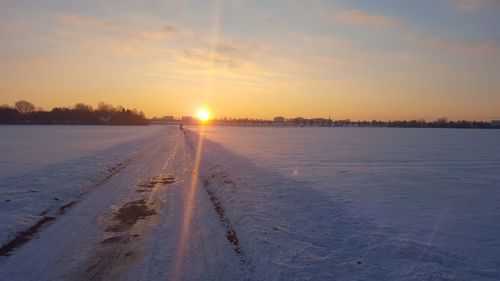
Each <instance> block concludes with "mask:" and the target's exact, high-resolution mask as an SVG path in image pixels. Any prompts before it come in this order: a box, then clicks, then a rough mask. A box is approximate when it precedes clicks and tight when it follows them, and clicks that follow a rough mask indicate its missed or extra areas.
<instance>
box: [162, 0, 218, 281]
mask: <svg viewBox="0 0 500 281" xmlns="http://www.w3.org/2000/svg"><path fill="white" fill-rule="evenodd" d="M220 11H221V0H215V6H214V16H213V22H212V32H211V38H210V53H209V69H208V74H207V81H206V86H205V93H204V102H205V104H208V103H209V100H210V96H211V94H212V87H213V85H212V84H213V76H214V62H215V59H216V56H217V45H218V41H219V20H220ZM204 130H205V125H203V124H201V127H200V130H199V135H198V143H197V145H196V151H195V159H194V165H193V171H192V174H191V183H190V186H189V190H188V191H187V195H186V197H185V201H184V212H183V216H184V217H183V220H182V226H181V231H180V236H179V237H180V238H179V245H178V248H177V252H176V257H175V262H174V267H173V272H172V280H174V281H178V280H181V277H182V268H183V264H184V259H186V251H187V246H188V245H187V243H188V241H189V235H190V227H191V218H192V216H193V209H194V207H195V206H194V201H195V196H196V189H197V187H198V177H199V169H200V161H201V156H202V151H203V139H204Z"/></svg>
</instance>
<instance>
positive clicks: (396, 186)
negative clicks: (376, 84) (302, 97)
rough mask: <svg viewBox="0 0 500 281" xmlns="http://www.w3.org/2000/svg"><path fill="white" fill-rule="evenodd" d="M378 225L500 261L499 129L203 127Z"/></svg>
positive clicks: (240, 151)
mask: <svg viewBox="0 0 500 281" xmlns="http://www.w3.org/2000/svg"><path fill="white" fill-rule="evenodd" d="M206 136H207V137H208V138H209V139H211V140H213V141H215V142H219V143H221V144H223V145H224V146H225V147H226V148H227V149H229V150H231V151H233V152H235V153H237V154H239V155H242V156H244V157H247V158H249V159H252V161H253V162H254V163H256V164H257V165H258V166H262V167H266V168H269V169H273V170H275V171H279V172H280V173H281V174H282V175H283V176H286V177H289V178H296V179H298V180H301V181H306V182H308V183H310V184H308V186H313V187H314V188H315V189H317V190H319V191H320V192H322V193H324V194H325V196H332V197H336V198H337V199H339V198H340V199H341V200H345V201H346V202H347V203H348V204H350V206H352V208H351V210H350V211H352V212H353V215H357V216H359V215H361V216H364V217H369V218H371V219H372V220H373V222H374V223H375V224H376V225H377V226H378V229H379V231H380V232H382V233H384V234H388V235H391V236H394V237H397V238H400V239H408V240H414V241H417V242H419V243H423V244H427V245H432V246H436V247H438V248H442V249H444V250H447V251H450V252H456V253H458V254H460V255H464V256H467V257H469V258H472V259H476V260H481V261H487V262H493V263H496V264H498V265H499V266H500V226H499V225H498V222H499V221H500V211H499V210H498V207H499V202H500V130H450V129H389V128H241V127H208V128H207V130H206Z"/></svg>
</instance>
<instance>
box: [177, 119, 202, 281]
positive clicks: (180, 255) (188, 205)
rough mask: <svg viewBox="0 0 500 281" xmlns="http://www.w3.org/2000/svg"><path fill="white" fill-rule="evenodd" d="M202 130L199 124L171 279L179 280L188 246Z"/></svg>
mask: <svg viewBox="0 0 500 281" xmlns="http://www.w3.org/2000/svg"><path fill="white" fill-rule="evenodd" d="M204 130H205V126H204V125H201V127H200V131H199V135H198V143H197V145H196V151H195V153H196V154H195V159H194V165H193V171H192V174H191V183H190V185H189V189H188V190H187V195H186V197H185V201H184V211H183V219H182V226H181V231H180V236H179V244H178V246H177V251H176V255H175V262H174V267H173V271H172V279H171V280H173V281H178V280H181V277H182V267H183V264H184V259H185V258H186V250H187V246H188V245H187V242H188V240H189V234H190V227H191V218H192V216H193V209H194V201H195V196H196V189H197V187H198V177H199V169H200V161H201V155H202V151H203V139H204Z"/></svg>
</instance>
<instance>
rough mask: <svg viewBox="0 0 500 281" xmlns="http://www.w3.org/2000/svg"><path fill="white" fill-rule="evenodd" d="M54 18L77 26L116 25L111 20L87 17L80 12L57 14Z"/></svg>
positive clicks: (113, 26)
mask: <svg viewBox="0 0 500 281" xmlns="http://www.w3.org/2000/svg"><path fill="white" fill-rule="evenodd" d="M55 18H56V19H57V20H58V21H60V22H63V23H67V24H71V25H75V26H78V27H97V28H115V27H117V25H116V24H114V23H113V22H111V21H107V20H102V19H97V18H93V17H88V16H85V15H80V14H57V15H56V16H55Z"/></svg>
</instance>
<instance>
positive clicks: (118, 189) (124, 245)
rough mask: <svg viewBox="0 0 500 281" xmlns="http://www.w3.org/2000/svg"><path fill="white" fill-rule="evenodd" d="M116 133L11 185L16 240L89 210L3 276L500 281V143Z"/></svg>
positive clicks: (338, 132) (14, 256)
mask: <svg viewBox="0 0 500 281" xmlns="http://www.w3.org/2000/svg"><path fill="white" fill-rule="evenodd" d="M24 128H34V127H24ZM51 128H52V127H48V128H47V130H50V129H51ZM2 129H3V128H2ZM54 129H55V130H58V129H60V128H59V127H54ZM79 129H80V127H71V128H68V130H71V135H73V136H74V135H75V134H79V133H78V132H79V131H78V130H79ZM81 129H83V130H88V129H90V130H94V128H85V127H81ZM97 129H99V128H97ZM113 129H114V127H110V128H108V130H109V131H106V132H100V133H97V132H96V131H93V132H92V133H90V135H88V134H87V133H82V135H81V137H82V138H83V136H84V135H85V136H86V137H87V139H88V141H89V142H95V141H97V142H99V143H100V144H99V145H101V144H104V145H103V146H99V147H98V148H96V147H95V146H93V145H85V143H86V142H85V141H84V142H82V143H80V145H78V146H76V147H72V146H71V143H72V142H74V141H78V140H79V139H81V138H78V137H71V136H68V138H64V135H65V134H64V133H62V132H61V133H60V135H59V136H60V138H58V139H57V140H55V139H53V140H52V141H50V140H49V139H50V138H47V139H48V140H49V141H46V142H45V143H46V145H45V147H52V148H51V149H47V150H46V151H47V153H49V154H50V155H47V157H41V156H40V157H41V158H42V159H38V157H37V159H34V161H33V163H36V166H37V168H36V169H26V170H21V171H17V170H16V169H13V170H16V171H15V173H14V175H12V174H10V175H11V176H6V177H2V178H0V183H1V185H0V187H1V188H0V196H1V198H2V201H0V208H1V209H0V216H1V220H2V225H1V226H0V227H1V229H2V232H1V233H3V234H4V235H7V236H8V235H11V234H12V233H14V232H15V231H16V230H19V229H22V228H25V227H26V226H29V225H32V224H33V222H36V221H37V220H38V219H40V217H41V215H40V213H41V212H43V211H45V210H47V209H48V210H49V212H48V215H54V213H57V210H58V209H59V207H60V206H61V205H63V204H66V203H67V202H72V201H73V200H76V202H77V203H76V204H74V205H72V206H71V207H70V208H68V209H67V211H66V212H64V214H60V215H57V214H56V215H54V217H55V218H56V219H55V220H54V221H52V222H50V223H48V224H47V225H45V226H44V227H42V228H41V229H40V232H39V233H38V234H37V235H35V236H33V237H31V238H30V240H29V241H27V242H26V243H25V244H24V245H22V246H19V247H18V248H16V249H14V250H13V251H12V253H11V254H10V255H9V256H3V257H0V276H1V278H0V279H2V278H3V279H5V280H10V281H16V280H22V281H31V280H41V281H44V280H208V281H212V280H214V281H215V280H485V281H490V280H500V272H499V269H500V262H499V260H498V256H500V255H499V253H500V251H499V247H500V241H499V239H500V232H499V228H500V227H498V226H497V222H498V219H499V217H498V216H499V214H498V213H499V212H498V211H497V210H496V206H497V204H496V203H497V202H498V199H500V198H499V189H498V188H499V182H500V181H499V179H500V178H499V177H500V175H499V173H498V169H499V167H500V159H499V157H500V153H498V152H499V145H500V142H499V140H500V135H499V133H497V131H482V130H424V129H417V130H412V129H403V130H401V129H363V128H356V129H354V128H323V129H322V128H235V127H231V128H225V127H207V128H206V131H205V132H204V136H206V137H208V139H205V140H204V142H203V143H202V146H201V147H202V148H203V150H202V153H201V154H198V153H197V147H199V146H198V144H199V136H198V133H200V131H199V128H196V127H191V128H189V129H185V130H184V131H181V130H179V129H178V127H174V126H172V127H169V126H157V127H154V126H152V127H136V128H121V127H116V129H117V130H118V131H113ZM16 130H19V129H16ZM121 130H124V131H121ZM63 131H64V130H63ZM68 132H70V131H68ZM3 133H4V131H2V134H3ZM32 133H33V134H35V132H32ZM47 133H48V132H43V133H42V132H41V131H39V132H36V134H39V135H44V134H47ZM12 134H21V132H19V131H18V132H15V133H12ZM22 134H23V135H26V134H28V135H29V134H30V133H29V132H23V133H22ZM93 134H94V137H92V135H93ZM96 136H98V137H96ZM106 136H107V137H108V141H106ZM11 139H12V140H15V139H16V137H15V136H14V135H11ZM28 139H29V138H28ZM31 139H32V140H34V139H36V138H35V137H31ZM65 140H69V141H67V142H65ZM2 142H3V138H2ZM23 142H24V144H23V145H24V146H31V145H33V144H34V143H36V142H35V141H33V142H32V143H33V144H31V143H30V141H28V140H26V141H24V140H23ZM6 143H7V142H5V143H2V144H1V145H3V147H6ZM58 143H59V144H60V145H58ZM65 143H66V144H65ZM106 143H108V144H109V145H106ZM9 145H11V146H12V147H14V146H15V145H17V144H16V142H15V141H10V144H9ZM19 145H20V144H19ZM40 147H42V148H43V146H40ZM58 147H60V148H61V150H59V153H57V151H58V149H57V148H58ZM37 151H38V150H37ZM3 155H6V154H3ZM198 156H200V158H198ZM16 159H18V158H15V157H14V159H13V160H16ZM19 159H21V158H19ZM26 159H29V158H26ZM198 159H201V160H200V162H199V163H198V162H197V160H198ZM2 160H4V159H3V158H2ZM197 164H199V165H197ZM26 168H28V166H26ZM109 168H111V169H112V170H109ZM197 168H199V170H198V169H197ZM9 173H11V172H9ZM44 178H46V179H45V180H44ZM6 183H8V184H6ZM153 183H154V184H153ZM30 190H33V191H36V192H35V193H30V192H29V191H30ZM7 196H8V197H7ZM54 197H58V199H59V200H54ZM4 198H9V199H11V201H8V202H5V201H4ZM16 202H17V203H16ZM11 203H13V204H11ZM9 204H11V205H9ZM134 206H135V207H137V208H139V209H140V210H139V213H138V214H136V215H138V216H140V217H134V219H131V220H127V223H126V224H125V225H123V224H122V225H120V217H122V219H123V216H127V215H129V214H123V213H124V212H125V211H124V210H125V209H126V210H127V211H126V212H127V213H129V212H133V210H134V208H135V207H134ZM141 208H142V209H141ZM118 214H121V215H118ZM4 222H6V223H4ZM7 236H4V237H7Z"/></svg>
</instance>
